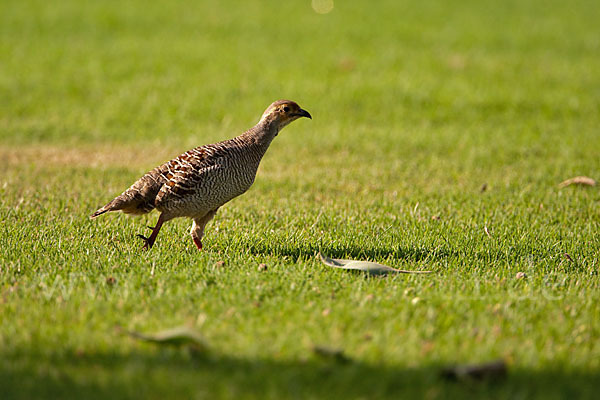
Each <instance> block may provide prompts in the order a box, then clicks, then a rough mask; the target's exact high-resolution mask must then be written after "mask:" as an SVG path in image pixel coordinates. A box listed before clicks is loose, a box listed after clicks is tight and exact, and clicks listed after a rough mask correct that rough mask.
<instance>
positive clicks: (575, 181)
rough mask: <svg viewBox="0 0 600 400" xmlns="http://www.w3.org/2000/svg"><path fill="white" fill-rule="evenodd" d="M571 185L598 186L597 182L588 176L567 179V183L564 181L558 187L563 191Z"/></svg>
mask: <svg viewBox="0 0 600 400" xmlns="http://www.w3.org/2000/svg"><path fill="white" fill-rule="evenodd" d="M571 185H581V186H596V181H595V180H593V179H592V178H589V177H587V176H576V177H574V178H571V179H567V180H566V181H562V182H561V183H560V184H559V185H558V187H559V188H561V189H562V188H564V187H567V186H571Z"/></svg>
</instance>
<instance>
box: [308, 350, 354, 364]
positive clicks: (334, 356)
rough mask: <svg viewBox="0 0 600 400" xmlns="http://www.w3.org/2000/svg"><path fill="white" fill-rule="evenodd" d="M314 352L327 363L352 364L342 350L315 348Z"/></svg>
mask: <svg viewBox="0 0 600 400" xmlns="http://www.w3.org/2000/svg"><path fill="white" fill-rule="evenodd" d="M312 351H313V353H314V354H315V355H317V356H319V357H321V358H322V359H324V360H327V361H334V362H336V363H340V364H346V363H348V362H350V359H349V358H348V357H347V356H346V355H345V354H344V351H343V350H342V349H333V348H330V347H325V346H313V348H312Z"/></svg>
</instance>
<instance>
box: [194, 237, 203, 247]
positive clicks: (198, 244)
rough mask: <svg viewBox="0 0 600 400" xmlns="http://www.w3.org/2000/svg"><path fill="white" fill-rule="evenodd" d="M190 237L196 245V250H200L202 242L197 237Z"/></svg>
mask: <svg viewBox="0 0 600 400" xmlns="http://www.w3.org/2000/svg"><path fill="white" fill-rule="evenodd" d="M192 239H194V244H195V245H196V247H197V248H198V250H202V242H201V241H200V239H198V238H192Z"/></svg>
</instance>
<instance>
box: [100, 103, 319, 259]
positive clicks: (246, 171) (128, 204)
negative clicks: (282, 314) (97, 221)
mask: <svg viewBox="0 0 600 400" xmlns="http://www.w3.org/2000/svg"><path fill="white" fill-rule="evenodd" d="M302 117H305V118H309V119H312V116H311V115H310V113H309V112H308V111H306V110H304V109H302V108H301V107H300V106H299V105H298V104H297V103H295V102H293V101H291V100H277V101H275V102H274V103H272V104H271V105H270V106H269V107H267V109H266V110H265V112H264V113H263V114H262V116H261V118H260V120H259V121H258V123H257V124H256V125H255V126H253V127H252V128H250V129H248V130H247V131H246V132H244V133H242V134H241V135H239V136H237V137H234V138H232V139H229V140H225V141H222V142H218V143H214V144H207V145H203V146H199V147H195V148H193V149H191V150H188V151H186V152H185V153H183V154H181V155H180V156H178V157H175V158H173V159H172V160H170V161H167V162H166V163H164V164H162V165H160V166H158V167H156V168H154V169H153V170H151V171H149V172H147V173H146V174H144V175H143V176H142V177H141V178H139V179H138V180H137V181H136V182H134V183H133V185H131V186H130V187H129V188H128V189H127V190H125V191H124V192H123V193H121V194H120V195H119V196H117V197H115V198H114V199H113V200H111V201H109V202H108V203H107V204H106V205H105V206H103V207H101V208H99V209H98V210H97V211H96V212H94V213H93V214H92V215H91V216H90V219H94V218H97V217H98V216H100V215H102V214H104V213H107V212H110V211H121V212H123V213H125V214H133V215H141V214H147V213H149V212H151V211H152V210H154V209H156V210H158V211H159V212H160V214H159V217H158V221H157V222H156V225H155V226H154V227H150V226H149V227H148V228H150V229H152V232H151V234H150V236H148V237H146V236H144V235H137V236H138V237H140V238H141V239H142V240H143V241H144V245H143V249H145V250H149V249H151V248H152V246H153V245H154V243H155V241H156V237H157V236H158V232H159V231H160V229H161V227H162V226H163V224H164V223H165V222H167V221H170V220H172V219H174V218H180V217H187V218H191V219H192V221H193V222H192V227H191V229H190V234H191V236H192V240H193V241H194V244H195V245H196V247H197V248H198V250H202V238H203V237H204V229H205V227H206V224H208V222H209V221H210V220H212V219H213V217H214V216H215V214H216V213H217V210H218V209H219V208H220V207H221V206H223V205H224V204H225V203H227V202H229V201H230V200H232V199H234V198H235V197H237V196H240V195H241V194H243V193H245V192H246V191H247V190H248V189H249V188H250V186H252V184H253V183H254V179H255V178H256V171H257V169H258V166H259V164H260V161H261V160H262V158H263V156H264V154H265V152H266V151H267V149H268V148H269V145H270V144H271V142H272V141H273V139H274V138H275V137H276V136H277V134H278V133H279V132H280V131H281V130H282V129H283V128H284V127H285V126H287V125H288V124H290V123H291V122H293V121H295V120H297V119H299V118H302Z"/></svg>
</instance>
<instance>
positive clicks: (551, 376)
mask: <svg viewBox="0 0 600 400" xmlns="http://www.w3.org/2000/svg"><path fill="white" fill-rule="evenodd" d="M439 370H440V368H439V367H438V366H434V365H430V366H424V367H417V368H406V367H400V366H398V367H394V366H389V365H373V364H366V363H362V362H355V361H352V362H349V363H347V364H335V363H333V362H332V363H328V362H324V361H321V360H314V359H309V360H306V361H289V360H287V361H286V360H270V359H259V360H249V359H242V358H235V357H230V356H222V355H211V356H203V357H201V358H198V357H192V356H190V355H189V354H188V353H187V352H185V351H179V350H171V349H168V350H167V349H164V350H160V349H159V350H155V349H152V350H151V351H148V352H141V351H139V352H134V353H131V354H127V355H124V354H94V355H65V356H62V357H58V356H51V357H48V356H47V355H41V354H39V355H35V354H31V353H27V354H22V355H21V356H18V355H14V354H12V355H10V356H8V357H3V361H2V362H1V363H0V398H2V399H19V398H22V399H29V398H85V399H93V398H101V399H104V398H111V399H117V398H180V397H184V398H207V399H213V398H235V399H238V398H255V399H265V398H271V399H287V398H297V399H305V398H327V399H332V398H339V399H353V398H369V399H370V398H507V399H512V398H544V399H547V398H569V397H572V398H593V396H594V395H595V390H596V387H595V382H599V381H600V373H592V374H590V373H577V372H559V371H557V370H542V371H526V370H525V371H510V372H509V375H508V377H506V378H504V379H502V380H499V381H493V382H448V381H446V380H443V379H442V378H441V377H440V375H439Z"/></svg>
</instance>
